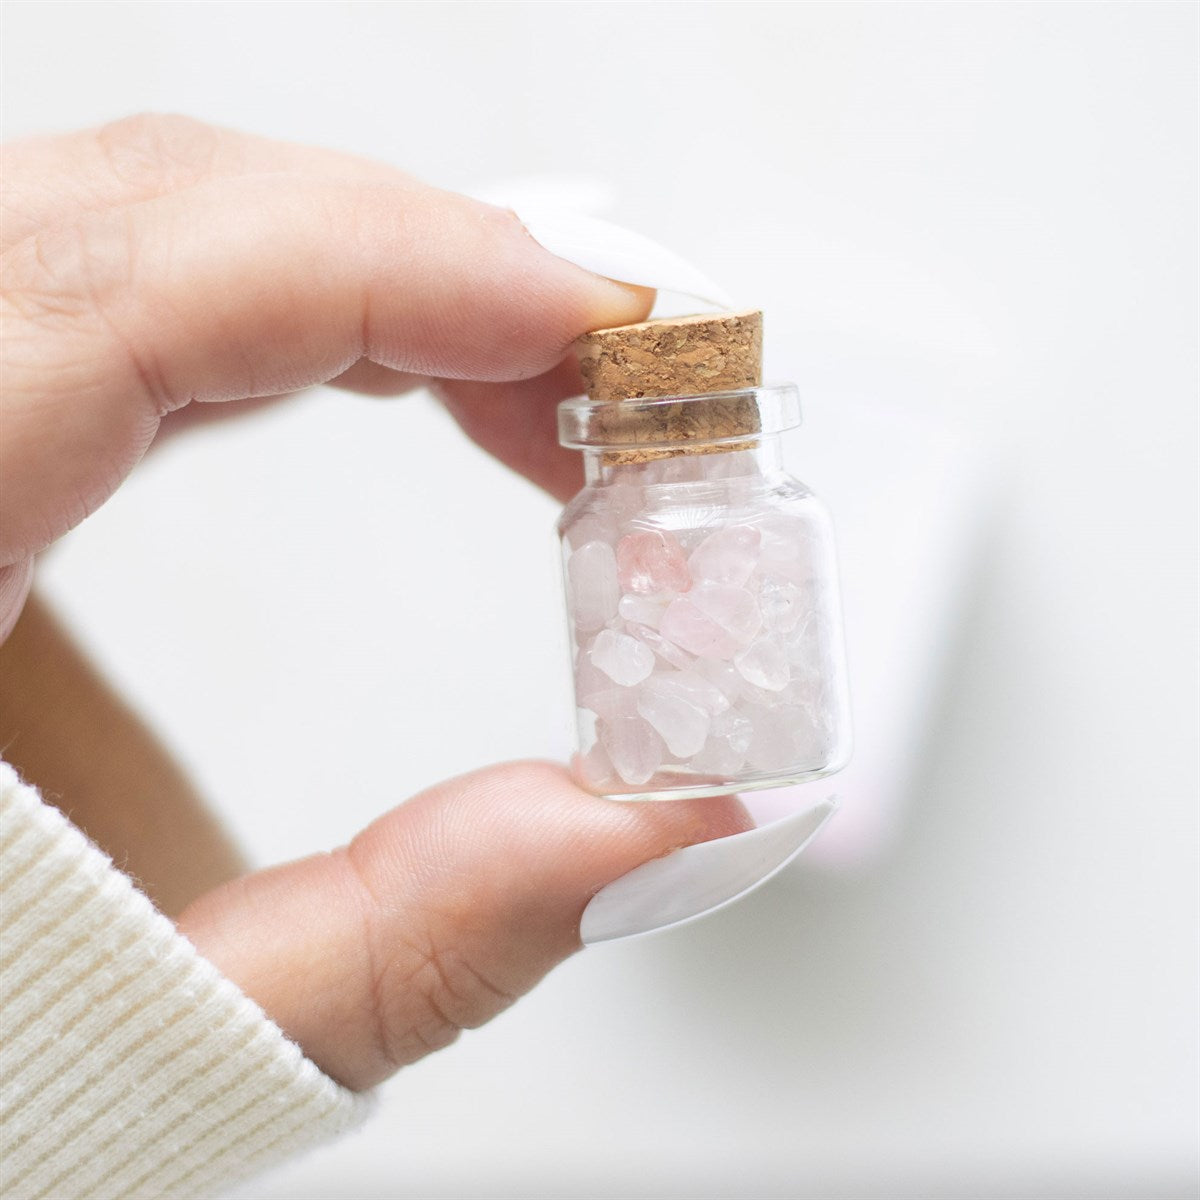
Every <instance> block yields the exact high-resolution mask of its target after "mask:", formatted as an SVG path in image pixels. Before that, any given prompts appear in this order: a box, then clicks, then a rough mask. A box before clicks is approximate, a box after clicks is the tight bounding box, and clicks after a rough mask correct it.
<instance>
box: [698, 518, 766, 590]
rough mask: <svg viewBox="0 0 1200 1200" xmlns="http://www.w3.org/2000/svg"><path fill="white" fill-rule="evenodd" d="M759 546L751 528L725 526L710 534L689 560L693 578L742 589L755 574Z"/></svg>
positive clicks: (756, 531)
mask: <svg viewBox="0 0 1200 1200" xmlns="http://www.w3.org/2000/svg"><path fill="white" fill-rule="evenodd" d="M761 542H762V534H761V533H759V532H758V530H757V529H755V528H754V526H753V525H727V526H726V527H725V528H724V529H718V530H716V531H715V532H713V533H710V534H709V535H708V537H706V538H705V539H704V541H702V542H701V543H700V545H699V546H697V547H696V549H695V550H693V551H692V556H691V558H690V559H688V566H689V567H691V571H692V577H693V578H694V579H696V580H701V579H703V580H707V581H708V582H709V583H728V584H732V585H733V586H734V587H741V586H742V584H744V583H745V582H746V580H747V579H749V578H750V576H751V574H752V573H753V571H754V567H755V564H756V563H757V562H758V548H759V545H760V543H761Z"/></svg>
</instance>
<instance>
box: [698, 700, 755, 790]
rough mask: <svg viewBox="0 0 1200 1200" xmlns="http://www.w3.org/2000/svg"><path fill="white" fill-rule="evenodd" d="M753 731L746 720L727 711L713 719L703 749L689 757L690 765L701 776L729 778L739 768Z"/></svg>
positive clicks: (743, 762) (744, 758)
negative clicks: (690, 758)
mask: <svg viewBox="0 0 1200 1200" xmlns="http://www.w3.org/2000/svg"><path fill="white" fill-rule="evenodd" d="M753 733H754V730H753V727H752V726H751V724H750V721H749V719H748V718H746V717H744V716H742V715H741V714H740V713H736V712H727V713H723V714H722V715H721V716H719V717H717V718H715V719H714V720H713V723H712V728H711V729H710V731H709V735H708V741H707V742H705V743H704V749H703V750H701V751H700V753H699V754H697V755H695V756H694V757H693V758H692V762H691V766H692V769H693V770H695V771H699V772H700V773H701V774H703V775H716V776H718V777H722V776H723V777H726V778H728V777H729V776H731V775H734V774H736V773H737V772H738V771H740V770H741V769H742V766H743V765H744V764H745V762H746V751H747V750H748V749H749V748H750V739H751V737H752V736H753Z"/></svg>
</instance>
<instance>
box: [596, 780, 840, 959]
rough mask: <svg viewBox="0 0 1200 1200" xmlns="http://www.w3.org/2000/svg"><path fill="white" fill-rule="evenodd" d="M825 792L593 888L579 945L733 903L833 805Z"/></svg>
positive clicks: (810, 833) (788, 856) (783, 861)
mask: <svg viewBox="0 0 1200 1200" xmlns="http://www.w3.org/2000/svg"><path fill="white" fill-rule="evenodd" d="M837 806H838V800H837V798H836V797H833V796H831V797H830V798H829V799H828V800H822V801H819V802H818V803H817V804H815V805H813V807H811V808H807V809H805V810H804V811H803V812H799V813H794V814H793V815H792V816H790V817H785V818H784V819H783V820H781V821H775V822H773V823H772V824H770V825H764V826H762V827H761V828H759V829H750V830H747V831H746V832H745V833H736V834H733V835H732V836H731V837H724V838H718V839H717V840H716V841H712V842H700V843H699V844H698V845H695V846H685V847H684V848H683V849H682V850H676V851H675V852H674V853H673V854H668V855H667V856H666V857H665V858H656V859H654V860H653V861H652V862H648V863H643V864H642V865H641V866H640V867H637V868H635V869H634V870H632V871H630V872H629V874H628V875H622V876H621V878H620V879H615V880H613V882H612V883H610V884H609V885H608V886H607V887H603V888H601V889H600V890H599V891H598V892H597V893H596V894H595V895H594V896H593V897H592V899H591V901H590V902H589V904H588V906H587V908H585V909H584V910H583V918H582V920H581V921H580V925H579V936H580V939H581V940H582V942H583V944H584V945H585V946H593V945H595V944H596V943H597V942H608V941H612V940H613V939H614V938H623V937H632V936H633V935H635V934H639V933H649V932H650V931H651V930H653V929H665V928H666V927H667V926H668V925H678V924H679V923H680V922H682V921H690V920H693V919H695V918H696V917H700V916H704V915H705V914H707V913H710V912H715V911H716V910H717V909H718V908H722V907H724V906H725V905H726V904H729V903H731V902H732V901H734V900H737V899H738V898H739V897H741V896H745V895H747V894H748V893H750V892H752V891H753V890H754V889H755V888H756V887H758V886H759V884H761V883H764V882H766V880H768V879H770V878H771V876H772V875H774V874H775V873H776V872H777V871H780V870H782V869H783V868H784V867H786V866H787V864H788V863H789V862H791V861H792V859H793V858H795V857H796V855H797V854H799V853H800V851H801V850H803V849H804V847H805V846H806V845H808V843H809V842H810V841H811V840H812V839H813V837H814V836H815V835H816V833H817V831H818V830H819V829H820V828H821V827H822V826H823V825H824V824H825V822H826V821H828V820H829V818H830V817H831V816H832V815H833V813H834V811H835V810H836V809H837Z"/></svg>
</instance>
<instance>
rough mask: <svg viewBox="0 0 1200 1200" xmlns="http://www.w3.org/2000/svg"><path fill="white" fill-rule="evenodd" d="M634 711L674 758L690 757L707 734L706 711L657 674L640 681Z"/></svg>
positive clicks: (699, 746) (700, 745)
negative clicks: (658, 734)
mask: <svg viewBox="0 0 1200 1200" xmlns="http://www.w3.org/2000/svg"><path fill="white" fill-rule="evenodd" d="M638 712H639V713H640V714H641V716H643V717H644V718H645V719H646V720H647V721H648V722H649V723H650V724H651V725H653V726H654V728H655V729H656V730H657V731H658V732H659V733H660V734H661V735H662V739H663V741H664V742H666V743H667V749H668V750H670V752H671V754H672V755H673V756H674V757H675V758H690V757H691V756H692V755H693V754H695V753H696V752H697V751H698V750H699V749H700V748H701V747H702V746H703V745H704V742H705V739H706V738H707V737H708V725H709V716H708V713H707V712H705V711H704V709H703V708H701V707H700V706H699V705H698V704H693V703H692V702H691V701H690V700H685V699H684V698H683V696H682V695H680V694H679V691H678V690H677V689H676V688H674V687H672V686H670V683H669V681H667V680H664V679H663V678H662V677H661V676H658V675H651V676H650V678H649V679H647V680H646V682H645V683H644V684H642V688H641V696H640V698H639V699H638ZM610 753H611V751H610Z"/></svg>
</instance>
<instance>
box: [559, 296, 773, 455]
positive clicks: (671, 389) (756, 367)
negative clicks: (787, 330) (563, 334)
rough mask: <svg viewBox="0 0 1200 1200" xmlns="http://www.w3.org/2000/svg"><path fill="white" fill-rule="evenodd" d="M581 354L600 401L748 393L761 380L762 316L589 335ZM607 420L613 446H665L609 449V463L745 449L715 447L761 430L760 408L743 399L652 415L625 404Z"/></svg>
mask: <svg viewBox="0 0 1200 1200" xmlns="http://www.w3.org/2000/svg"><path fill="white" fill-rule="evenodd" d="M576 350H577V353H578V356H579V369H580V371H581V373H582V374H583V380H584V384H585V386H586V388H587V393H588V396H589V397H590V398H591V399H592V400H596V401H601V402H613V401H622V400H635V399H653V398H657V397H670V396H702V395H705V394H707V393H712V392H734V391H742V390H744V389H746V388H753V387H758V386H759V385H760V384H761V383H762V313H761V312H759V311H757V310H747V311H745V312H729V313H704V314H700V315H696V316H688V317H668V318H663V319H659V320H654V321H642V322H641V323H640V324H637V325H621V326H618V327H617V328H615V329H599V330H597V331H596V332H594V333H588V334H584V336H583V337H581V338H580V339H579V340H578V342H577V343H576ZM600 420H601V424H600V431H601V433H602V434H603V436H604V438H605V440H606V441H608V442H609V444H610V445H612V446H620V445H621V444H622V443H626V444H635V445H636V444H637V443H639V442H640V443H646V442H656V443H660V444H663V443H665V444H664V445H662V448H661V449H654V450H651V449H645V448H640V449H637V450H628V451H616V450H614V451H609V452H608V453H606V454H605V456H604V461H605V462H606V463H608V464H615V463H629V462H647V461H649V460H651V459H655V458H666V457H671V456H674V455H677V454H710V453H713V452H716V451H721V450H732V449H744V448H745V447H746V446H748V445H749V444H750V443H740V444H735V445H729V444H725V445H719V446H714V445H712V444H711V443H712V442H713V441H715V440H717V439H728V438H736V437H740V436H742V435H744V434H753V433H757V432H758V429H759V420H758V408H757V405H756V404H755V403H754V401H753V400H751V399H749V398H747V397H743V396H731V397H729V398H727V399H714V400H713V401H711V402H710V403H706V404H703V405H697V404H664V405H661V406H656V407H655V409H654V410H653V411H650V412H645V411H643V412H638V411H636V410H634V409H633V407H632V406H630V409H629V410H626V411H622V409H621V406H620V404H619V403H618V404H614V406H613V408H612V410H611V411H606V412H604V413H603V414H601V419H600ZM698 443H709V444H698Z"/></svg>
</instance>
